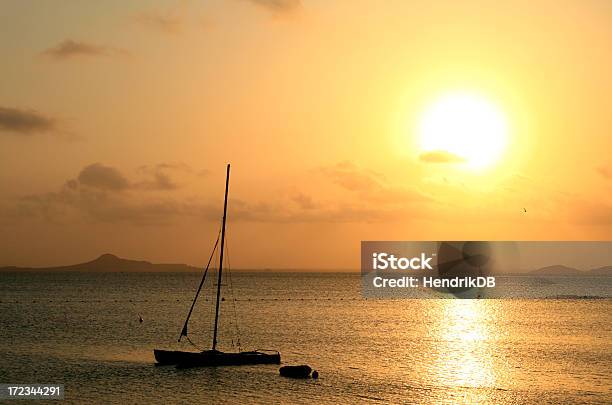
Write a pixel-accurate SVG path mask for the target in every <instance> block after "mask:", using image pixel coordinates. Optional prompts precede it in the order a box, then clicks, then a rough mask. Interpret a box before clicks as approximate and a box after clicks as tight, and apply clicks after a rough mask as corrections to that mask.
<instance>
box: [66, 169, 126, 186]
mask: <svg viewBox="0 0 612 405" xmlns="http://www.w3.org/2000/svg"><path fill="white" fill-rule="evenodd" d="M77 180H78V184H80V185H84V186H89V187H93V188H97V189H101V190H110V191H121V190H126V189H128V188H129V187H130V183H129V182H128V181H127V179H126V178H125V177H124V176H123V175H122V174H121V173H120V172H119V170H117V169H115V168H114V167H109V166H104V165H103V164H101V163H93V164H91V165H89V166H86V167H85V168H83V170H81V172H80V173H79V175H78V177H77ZM68 184H69V186H70V187H76V183H74V182H71V181H69V183H68Z"/></svg>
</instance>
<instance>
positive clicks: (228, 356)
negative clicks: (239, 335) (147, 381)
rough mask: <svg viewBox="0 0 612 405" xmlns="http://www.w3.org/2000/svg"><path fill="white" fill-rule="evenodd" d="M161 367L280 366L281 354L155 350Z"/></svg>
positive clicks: (156, 358) (154, 352)
mask: <svg viewBox="0 0 612 405" xmlns="http://www.w3.org/2000/svg"><path fill="white" fill-rule="evenodd" d="M153 354H154V355H155V360H157V363H158V364H159V365H176V367H177V368H190V367H216V366H242V365H247V364H280V361H281V359H280V353H278V352H276V353H262V352H258V351H253V352H238V353H224V352H218V351H215V352H213V351H206V352H199V353H198V352H183V351H178V350H157V349H155V350H153Z"/></svg>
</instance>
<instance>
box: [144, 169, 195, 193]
mask: <svg viewBox="0 0 612 405" xmlns="http://www.w3.org/2000/svg"><path fill="white" fill-rule="evenodd" d="M138 171H139V172H140V173H143V174H144V175H145V176H147V177H148V179H146V180H143V181H140V182H138V183H136V184H135V188H141V189H144V190H175V189H177V188H179V187H180V184H179V183H178V182H177V181H176V179H175V178H173V176H172V175H173V173H175V172H183V173H188V174H194V171H193V169H192V168H191V167H189V166H188V165H186V164H184V163H158V164H156V165H153V166H141V167H139V168H138ZM196 175H198V176H199V175H201V174H199V173H198V174H196Z"/></svg>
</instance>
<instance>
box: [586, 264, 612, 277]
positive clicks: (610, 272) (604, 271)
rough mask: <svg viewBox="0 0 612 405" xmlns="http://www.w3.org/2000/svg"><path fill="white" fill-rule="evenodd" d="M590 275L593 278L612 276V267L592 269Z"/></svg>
mask: <svg viewBox="0 0 612 405" xmlns="http://www.w3.org/2000/svg"><path fill="white" fill-rule="evenodd" d="M589 273H590V274H591V275H593V276H612V266H604V267H598V268H596V269H592V270H591V271H589Z"/></svg>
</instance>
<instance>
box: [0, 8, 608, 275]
mask: <svg viewBox="0 0 612 405" xmlns="http://www.w3.org/2000/svg"><path fill="white" fill-rule="evenodd" d="M498 3H500V2H491V1H461V2H457V1H403V0H402V1H400V0H396V1H385V2H377V1H356V0H352V1H348V0H344V1H329V0H302V1H300V0H224V1H222V0H218V1H213V0H210V1H182V2H168V1H151V2H147V3H146V4H145V3H143V2H137V1H125V0H122V1H104V2H82V1H64V2H62V3H61V4H58V3H55V2H39V1H25V0H19V1H16V0H15V1H4V2H3V3H2V12H1V13H0V26H2V35H0V51H1V53H2V63H0V229H1V232H0V265H56V264H66V263H75V262H80V261H85V260H90V259H92V258H94V257H96V256H98V255H99V254H101V253H104V252H112V253H114V254H117V255H119V256H122V257H128V258H139V259H147V260H151V261H155V262H185V263H190V264H202V263H204V262H205V261H206V259H207V255H208V252H209V249H210V247H211V246H212V242H214V238H215V236H216V232H217V230H218V220H219V219H220V217H221V208H222V198H223V185H224V172H225V163H226V162H231V163H232V178H231V184H230V204H229V214H228V221H229V225H228V232H229V233H228V237H229V239H228V244H229V250H230V256H231V259H232V266H233V267H242V268H349V267H354V268H356V267H358V265H359V246H360V244H359V242H360V241H361V240H448V239H467V240H470V239H477V240H485V239H494V240H566V239H567V240H609V239H610V238H611V237H612V158H610V150H612V136H611V133H610V131H611V128H612V100H611V97H612V96H611V95H612V75H610V72H612V52H610V50H611V49H612V3H611V2H609V1H604V0H602V1H574V0H572V1H558V0H555V1H544V0H542V1H537V2H533V1H512V2H505V4H498ZM449 94H451V95H452V94H476V95H477V96H478V97H479V98H480V99H482V100H486V103H487V105H490V106H494V108H495V110H496V111H498V112H499V113H500V114H501V115H503V117H504V118H505V120H506V123H507V128H506V129H507V144H506V146H505V147H504V149H503V151H502V153H501V155H500V157H499V158H498V159H495V161H494V162H493V164H491V165H489V166H487V167H484V168H476V169H474V168H469V167H467V166H469V165H466V164H465V162H462V161H461V159H457V160H456V161H455V160H454V159H453V158H452V157H453V156H454V155H453V154H452V153H447V152H453V151H452V150H446V149H447V148H441V149H442V150H441V151H437V150H436V151H434V152H435V153H433V154H431V153H429V154H428V151H426V150H423V149H422V145H421V144H420V143H419V142H420V140H419V139H420V138H419V136H420V134H419V122H421V120H422V119H423V116H425V115H426V114H427V111H430V110H431V108H432V107H431V106H432V105H435V103H436V100H439V99H440V98H444V97H445V96H446V95H449ZM474 113H475V114H476V116H479V114H480V111H479V110H476V111H475V112H474ZM442 118H443V117H442ZM442 120H443V119H442ZM476 121H479V119H476ZM450 127H451V130H450V132H449V133H445V134H444V136H445V137H446V138H443V140H446V139H448V141H449V142H450V140H451V138H452V139H454V140H457V136H458V135H457V133H455V132H453V131H452V125H450ZM453 137H454V138H453ZM477 141H478V140H477ZM466 142H467V140H466ZM470 142H474V141H473V140H471V141H470ZM443 146H444V145H443ZM482 148H484V146H483V145H482V143H481V142H474V143H473V144H472V143H469V149H470V150H471V151H472V150H476V151H477V152H473V155H474V156H481V157H482V156H485V154H486V153H487V150H486V149H482ZM429 152H431V151H429ZM438 152H440V153H438ZM432 156H433V158H432ZM449 157H450V158H449ZM525 209H526V210H527V212H525Z"/></svg>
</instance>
